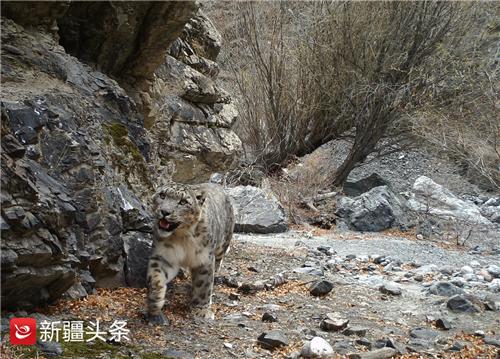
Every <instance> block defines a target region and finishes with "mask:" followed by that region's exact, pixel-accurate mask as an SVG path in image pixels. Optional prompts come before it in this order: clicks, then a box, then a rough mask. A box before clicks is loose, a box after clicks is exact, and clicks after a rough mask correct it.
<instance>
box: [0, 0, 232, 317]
mask: <svg viewBox="0 0 500 359" xmlns="http://www.w3.org/2000/svg"><path fill="white" fill-rule="evenodd" d="M2 15H3V17H2V44H1V45H2V47H1V59H2V98H1V100H2V105H1V111H2V128H1V136H2V179H1V180H2V192H1V195H2V196H1V201H2V213H1V214H2V216H1V229H2V257H1V263H2V306H5V307H8V308H33V307H35V306H38V305H41V304H44V303H47V302H50V301H53V300H55V299H57V298H59V297H61V295H63V294H64V293H65V292H66V293H67V295H69V296H73V297H75V296H76V297H79V296H82V295H86V294H87V293H89V292H92V291H93V290H94V287H95V286H119V285H135V286H140V285H142V284H143V282H142V281H143V279H142V274H143V273H141V272H139V273H138V272H137V271H136V270H135V268H138V267H140V268H143V267H144V262H145V260H146V259H147V256H148V254H147V251H148V249H149V245H150V242H151V234H150V233H151V216H150V213H149V212H148V208H147V207H148V198H149V197H150V196H151V194H152V192H153V191H154V190H155V188H156V187H157V186H158V185H161V184H162V183H163V182H164V181H166V180H168V179H171V178H173V179H175V180H179V181H184V182H194V181H204V180H206V179H207V178H208V177H209V175H210V173H211V172H213V171H219V170H224V169H226V168H227V167H228V166H230V165H231V163H232V162H233V161H234V159H235V158H236V157H237V156H238V154H239V151H240V149H241V143H240V140H239V139H238V137H237V136H236V135H235V134H234V133H233V132H232V131H231V126H232V123H233V122H234V120H235V119H236V116H237V112H236V109H235V107H234V106H233V105H232V102H231V97H230V96H229V94H227V93H226V92H225V91H224V90H222V89H221V88H219V86H218V85H217V84H216V82H215V80H216V77H217V73H218V66H217V63H216V62H215V60H216V57H217V54H218V51H219V49H220V45H221V44H220V36H219V35H218V33H217V30H216V29H215V28H214V27H213V25H212V24H211V22H210V20H208V19H207V18H206V17H205V16H204V14H203V13H201V12H199V11H198V9H197V5H196V4H195V3H194V2H148V1H146V2H140V3H133V2H119V3H116V2H71V3H70V2H44V3H36V4H35V5H33V6H32V4H29V5H28V4H26V3H23V2H2ZM68 289H69V291H68Z"/></svg>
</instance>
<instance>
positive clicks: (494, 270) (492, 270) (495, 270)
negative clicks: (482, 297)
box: [486, 264, 500, 278]
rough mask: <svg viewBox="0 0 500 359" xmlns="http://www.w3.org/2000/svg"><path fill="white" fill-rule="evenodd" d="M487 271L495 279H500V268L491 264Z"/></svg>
mask: <svg viewBox="0 0 500 359" xmlns="http://www.w3.org/2000/svg"><path fill="white" fill-rule="evenodd" d="M486 270H487V271H488V273H489V274H491V276H492V277H493V278H500V266H497V265H494V264H491V265H489V266H488V268H486Z"/></svg>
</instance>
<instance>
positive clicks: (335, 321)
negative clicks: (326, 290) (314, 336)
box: [320, 314, 349, 332]
mask: <svg viewBox="0 0 500 359" xmlns="http://www.w3.org/2000/svg"><path fill="white" fill-rule="evenodd" d="M347 324H349V320H348V319H344V318H338V317H334V316H332V315H328V314H327V318H326V319H323V320H322V321H321V324H320V328H321V329H322V330H324V331H326V332H332V331H335V332H338V331H341V330H343V329H345V328H346V327H347Z"/></svg>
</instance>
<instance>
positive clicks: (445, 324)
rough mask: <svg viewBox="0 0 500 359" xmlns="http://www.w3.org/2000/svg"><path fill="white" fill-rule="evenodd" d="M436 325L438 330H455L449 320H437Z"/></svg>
mask: <svg viewBox="0 0 500 359" xmlns="http://www.w3.org/2000/svg"><path fill="white" fill-rule="evenodd" d="M435 324H436V327H437V328H439V329H443V330H450V329H451V328H453V327H452V325H451V323H450V322H449V321H448V320H447V319H444V318H439V319H437V320H436V322H435Z"/></svg>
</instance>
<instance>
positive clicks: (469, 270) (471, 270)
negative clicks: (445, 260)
mask: <svg viewBox="0 0 500 359" xmlns="http://www.w3.org/2000/svg"><path fill="white" fill-rule="evenodd" d="M460 272H462V273H464V274H466V273H474V270H473V269H472V268H471V267H469V266H463V267H462V268H460Z"/></svg>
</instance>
